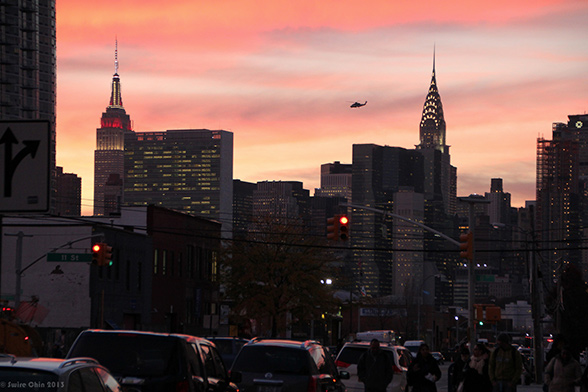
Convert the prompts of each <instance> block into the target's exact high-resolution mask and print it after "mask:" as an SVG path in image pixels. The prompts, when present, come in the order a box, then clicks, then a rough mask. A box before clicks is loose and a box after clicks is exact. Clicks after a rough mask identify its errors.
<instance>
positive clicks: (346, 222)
mask: <svg viewBox="0 0 588 392" xmlns="http://www.w3.org/2000/svg"><path fill="white" fill-rule="evenodd" d="M339 223H341V224H342V225H346V224H348V223H349V218H347V217H346V216H345V215H343V216H341V218H339Z"/></svg>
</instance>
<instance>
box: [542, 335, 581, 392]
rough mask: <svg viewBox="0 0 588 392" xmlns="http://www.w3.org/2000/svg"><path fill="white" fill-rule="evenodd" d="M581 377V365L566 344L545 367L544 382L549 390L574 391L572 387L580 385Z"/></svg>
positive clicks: (553, 391) (552, 391)
mask: <svg viewBox="0 0 588 392" xmlns="http://www.w3.org/2000/svg"><path fill="white" fill-rule="evenodd" d="M581 379H582V366H580V363H579V362H578V361H576V359H575V358H574V357H573V356H572V353H571V351H570V348H569V347H567V346H566V347H563V348H562V349H561V351H560V353H559V354H557V355H556V356H555V357H553V358H552V359H551V361H549V363H548V364H547V367H546V368H545V383H546V384H547V388H548V391H549V392H574V387H575V386H576V385H578V386H579V385H580V382H581Z"/></svg>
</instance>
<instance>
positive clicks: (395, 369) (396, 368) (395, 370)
mask: <svg viewBox="0 0 588 392" xmlns="http://www.w3.org/2000/svg"><path fill="white" fill-rule="evenodd" d="M392 370H393V371H394V373H402V369H400V368H399V367H398V366H396V365H392Z"/></svg>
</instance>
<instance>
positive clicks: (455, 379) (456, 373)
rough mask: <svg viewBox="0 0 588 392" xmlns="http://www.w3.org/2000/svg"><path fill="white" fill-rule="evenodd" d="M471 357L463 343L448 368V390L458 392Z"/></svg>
mask: <svg viewBox="0 0 588 392" xmlns="http://www.w3.org/2000/svg"><path fill="white" fill-rule="evenodd" d="M469 359H470V350H469V349H468V348H467V347H466V346H465V345H463V347H461V348H460V350H459V357H457V359H456V360H455V362H453V363H452V364H451V365H449V368H448V369H447V375H448V377H447V382H448V384H447V390H448V391H449V392H457V387H458V386H459V384H460V383H461V382H462V381H463V375H464V373H463V370H464V368H465V366H466V364H467V363H468V361H469ZM587 392H588V391H587Z"/></svg>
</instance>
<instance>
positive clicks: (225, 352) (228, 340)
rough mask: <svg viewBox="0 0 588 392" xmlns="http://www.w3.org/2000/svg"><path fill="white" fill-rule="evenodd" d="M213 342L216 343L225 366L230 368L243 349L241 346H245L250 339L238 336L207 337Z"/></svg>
mask: <svg viewBox="0 0 588 392" xmlns="http://www.w3.org/2000/svg"><path fill="white" fill-rule="evenodd" d="M207 339H208V340H210V341H211V342H213V343H214V345H215V346H216V348H217V350H218V352H219V353H220V356H221V357H222V358H223V362H224V363H225V367H227V369H230V367H231V365H232V364H233V361H234V360H235V358H236V357H237V354H239V351H241V347H243V346H244V345H245V344H247V342H249V340H248V339H242V338H236V337H230V336H229V337H218V336H215V337H213V338H207Z"/></svg>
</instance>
